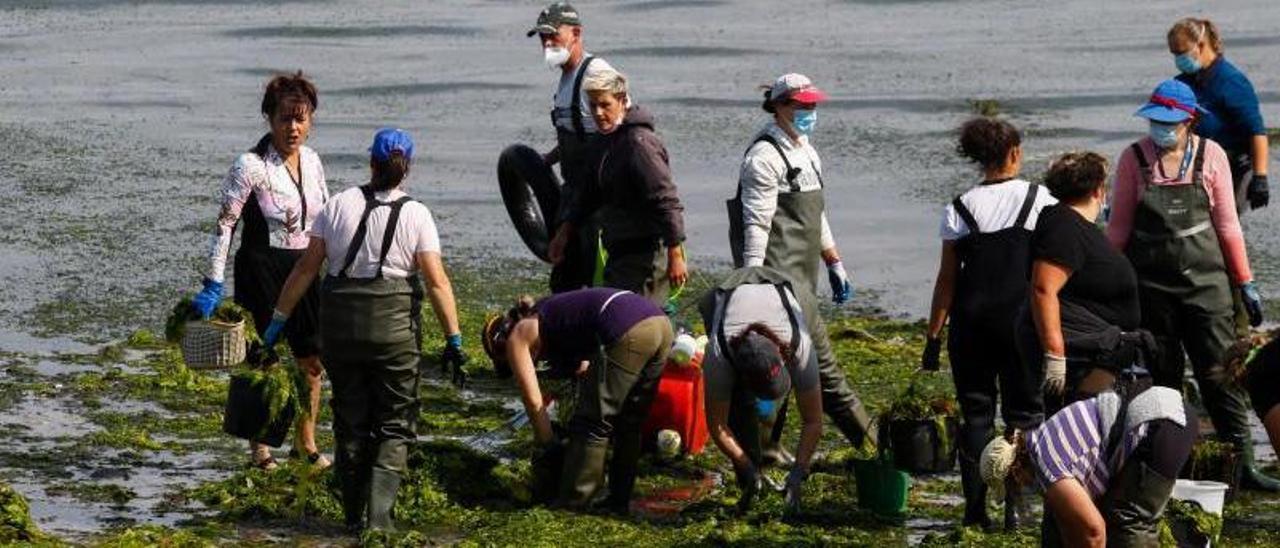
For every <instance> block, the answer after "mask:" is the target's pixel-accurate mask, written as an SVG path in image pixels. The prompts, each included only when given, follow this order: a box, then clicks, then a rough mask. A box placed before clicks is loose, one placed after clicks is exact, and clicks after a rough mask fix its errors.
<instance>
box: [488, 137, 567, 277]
mask: <svg viewBox="0 0 1280 548" xmlns="http://www.w3.org/2000/svg"><path fill="white" fill-rule="evenodd" d="M498 187H499V188H500V190H501V191H502V202H503V203H504V204H505V205H506V207H507V214H508V215H509V216H510V217H511V224H513V225H515V227H516V232H517V233H518V234H520V239H521V240H523V241H524V245H525V246H527V247H528V248H529V251H532V252H533V254H534V255H536V256H537V257H538V258H539V259H542V260H543V261H547V262H550V260H549V259H548V258H547V248H548V246H549V245H550V242H551V236H552V234H551V231H552V230H553V229H554V223H555V219H556V214H557V210H558V209H559V207H560V179H559V178H558V177H556V174H555V172H553V171H552V170H551V166H549V165H547V163H546V162H545V161H543V159H542V155H541V154H539V153H538V151H536V150H534V149H532V148H530V147H528V146H526V145H520V144H515V145H511V146H509V147H507V148H506V149H505V150H503V151H502V155H501V156H499V157H498Z"/></svg>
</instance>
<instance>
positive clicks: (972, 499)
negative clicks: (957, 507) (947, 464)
mask: <svg viewBox="0 0 1280 548" xmlns="http://www.w3.org/2000/svg"><path fill="white" fill-rule="evenodd" d="M960 487H961V490H962V491H963V492H964V521H962V522H961V525H964V526H972V527H980V528H982V530H983V531H990V530H991V529H992V523H991V516H990V515H988V514H987V484H986V482H984V481H982V475H981V473H980V472H979V471H978V462H977V459H970V458H966V457H965V456H964V455H961V456H960Z"/></svg>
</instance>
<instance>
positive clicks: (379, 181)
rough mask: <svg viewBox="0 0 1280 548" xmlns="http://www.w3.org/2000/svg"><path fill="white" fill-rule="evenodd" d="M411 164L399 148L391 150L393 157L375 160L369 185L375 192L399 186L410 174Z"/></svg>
mask: <svg viewBox="0 0 1280 548" xmlns="http://www.w3.org/2000/svg"><path fill="white" fill-rule="evenodd" d="M409 164H410V162H409V158H408V157H406V156H405V155H404V152H401V151H399V150H393V151H391V157H390V158H387V159H386V160H383V161H378V160H374V161H373V173H372V175H371V177H370V180H369V187H370V188H372V189H373V191H374V192H382V191H385V190H391V189H393V188H395V187H397V186H399V185H400V183H401V182H402V181H404V178H405V177H406V176H408V175H409Z"/></svg>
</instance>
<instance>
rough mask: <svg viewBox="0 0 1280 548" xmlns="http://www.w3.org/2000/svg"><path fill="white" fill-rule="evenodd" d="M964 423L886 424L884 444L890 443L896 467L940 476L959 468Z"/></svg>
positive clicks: (909, 421)
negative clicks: (958, 450)
mask: <svg viewBox="0 0 1280 548" xmlns="http://www.w3.org/2000/svg"><path fill="white" fill-rule="evenodd" d="M959 431H960V421H959V420H958V419H956V418H955V417H946V418H943V419H941V420H933V419H930V420H915V419H897V420H891V421H888V422H886V423H882V424H881V426H880V443H886V442H887V443H888V444H889V448H890V450H891V451H892V452H893V465H894V466H895V467H897V468H898V469H899V470H904V471H907V472H910V473H912V474H940V473H943V472H950V471H952V470H953V469H955V466H956V439H957V438H956V436H957V435H958V433H959Z"/></svg>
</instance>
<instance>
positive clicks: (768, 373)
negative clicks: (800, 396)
mask: <svg viewBox="0 0 1280 548" xmlns="http://www.w3.org/2000/svg"><path fill="white" fill-rule="evenodd" d="M729 346H730V352H731V353H732V359H733V365H734V368H735V369H737V370H738V375H739V376H740V378H742V380H743V381H745V382H746V383H747V386H748V387H750V389H751V391H752V392H753V393H755V395H756V397H758V398H762V399H766V400H776V399H778V398H781V397H783V396H786V395H787V392H788V391H790V390H791V375H790V373H789V372H788V371H787V369H786V366H785V365H783V359H782V351H781V350H780V349H779V348H778V345H777V344H774V342H773V341H771V340H769V339H768V338H766V337H765V336H764V335H761V334H760V333H757V332H755V331H750V332H748V333H747V334H746V335H743V336H742V338H740V339H738V340H735V341H734V342H733V343H731V344H730V345H729Z"/></svg>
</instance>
